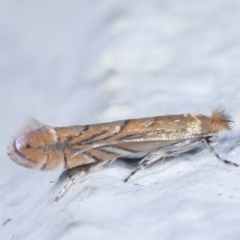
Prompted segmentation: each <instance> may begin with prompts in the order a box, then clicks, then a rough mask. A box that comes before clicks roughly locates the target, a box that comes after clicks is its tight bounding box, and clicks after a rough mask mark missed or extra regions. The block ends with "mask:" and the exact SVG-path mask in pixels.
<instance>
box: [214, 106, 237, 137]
mask: <svg viewBox="0 0 240 240" xmlns="http://www.w3.org/2000/svg"><path fill="white" fill-rule="evenodd" d="M233 123H234V121H233V118H232V117H231V115H229V114H228V113H227V112H226V111H225V109H224V107H223V106H219V107H218V108H216V109H214V110H213V111H212V126H213V131H214V132H217V133H218V132H222V131H225V130H232V127H233Z"/></svg>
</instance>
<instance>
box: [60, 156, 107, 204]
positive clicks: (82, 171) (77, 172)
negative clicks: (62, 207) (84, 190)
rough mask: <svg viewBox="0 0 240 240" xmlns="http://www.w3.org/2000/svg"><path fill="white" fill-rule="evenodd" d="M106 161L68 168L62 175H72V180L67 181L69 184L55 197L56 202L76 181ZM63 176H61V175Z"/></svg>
mask: <svg viewBox="0 0 240 240" xmlns="http://www.w3.org/2000/svg"><path fill="white" fill-rule="evenodd" d="M105 163H106V162H105V161H101V162H97V163H92V164H89V165H87V166H82V167H81V168H74V169H69V170H66V171H65V172H67V173H65V172H64V173H63V174H62V175H66V174H68V175H70V176H69V178H70V180H69V181H68V182H67V184H66V185H65V186H64V187H63V188H62V189H61V191H60V192H59V193H58V195H57V196H56V198H55V202H57V201H59V200H60V199H61V198H62V197H63V196H64V195H65V194H66V192H67V191H68V190H69V189H70V187H71V186H73V185H74V184H75V183H76V182H78V181H79V180H80V179H82V178H83V177H84V176H86V175H87V174H89V173H91V172H94V171H95V170H96V169H97V168H99V167H101V166H103V165H104V164H105ZM60 178H61V176H60Z"/></svg>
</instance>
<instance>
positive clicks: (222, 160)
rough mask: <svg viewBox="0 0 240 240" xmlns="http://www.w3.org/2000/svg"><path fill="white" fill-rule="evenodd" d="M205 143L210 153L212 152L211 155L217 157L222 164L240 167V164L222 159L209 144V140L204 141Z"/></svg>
mask: <svg viewBox="0 0 240 240" xmlns="http://www.w3.org/2000/svg"><path fill="white" fill-rule="evenodd" d="M203 142H204V143H205V144H206V146H207V148H208V149H209V151H210V152H211V153H213V154H214V155H215V157H216V158H217V159H218V160H219V161H220V162H223V163H225V164H228V165H231V166H235V167H239V165H238V164H236V163H234V162H231V161H228V160H225V159H223V158H221V157H220V156H219V155H218V154H217V153H216V152H215V151H214V149H213V148H212V146H211V145H210V144H209V142H208V141H207V139H203Z"/></svg>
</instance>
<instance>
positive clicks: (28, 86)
mask: <svg viewBox="0 0 240 240" xmlns="http://www.w3.org/2000/svg"><path fill="white" fill-rule="evenodd" d="M239 16H240V2H239V1H237V0H236V1H234V0H232V1H231V0H219V1H214V0H202V1H197V0H193V1H186V0H184V1H176V0H170V1H166V0H165V1H157V0H149V1H141V0H140V1H139V0H138V1H137V0H135V1H126V0H121V1H120V0H119V1H118V0H116V1H111V0H105V1H104V0H99V1H87V0H85V1H84V0H83V1H77V0H70V1H46V0H42V1H13V0H11V1H9V0H8V1H7V0H5V1H4V0H3V1H2V2H1V8H0V52H1V54H0V79H1V80H0V81H1V88H0V110H1V125H0V128H1V129H0V132H1V138H0V147H1V152H0V157H1V168H0V196H1V199H0V239H1V240H6V239H7V240H8V239H24V240H29V239H37V240H38V239H39V240H41V239H54V240H55V239H60V240H66V239H67V240H74V239H89V240H90V239H91V240H92V239H94V240H95V239H131V240H132V239H138V240H142V239H143V240H145V239H146V240H155V239H161V240H165V239H166V240H168V239H169V240H170V239H171V240H174V239H176V240H181V239H184V240H188V239H189V240H190V239H191V240H192V239H194V240H198V239H211V240H220V239H224V240H225V239H236V240H237V239H240V228H239V224H240V186H239V183H240V174H239V173H240V172H239V169H237V168H233V167H231V166H225V165H223V164H222V163H220V162H218V161H217V160H216V159H215V157H214V156H213V155H212V154H210V153H209V152H208V151H207V150H206V149H204V150H203V151H199V152H197V153H196V154H185V155H182V156H181V157H178V158H177V159H175V160H173V161H171V162H166V163H160V162H159V163H156V164H154V165H153V166H151V167H149V168H148V169H146V170H145V171H142V172H141V173H139V174H138V175H137V176H136V177H134V178H133V179H132V181H130V183H128V184H126V183H123V181H122V180H123V179H124V178H125V177H126V176H127V175H128V174H129V172H130V171H131V170H132V169H133V168H134V167H135V164H131V163H130V164H127V163H126V162H122V161H119V162H116V163H114V164H113V165H110V166H106V167H104V168H102V169H101V170H100V171H98V172H96V173H94V174H92V175H90V176H88V177H87V178H86V179H85V180H84V182H82V183H79V184H77V185H75V186H74V187H73V188H71V190H70V191H69V192H68V193H67V195H66V196H65V197H64V198H63V199H62V200H61V201H60V202H58V203H55V202H54V201H53V200H54V197H55V196H56V194H57V192H58V191H59V188H56V187H54V184H53V183H51V181H56V180H57V178H58V175H59V174H60V172H59V171H56V172H54V171H53V172H40V171H34V170H28V169H24V168H22V167H20V166H18V165H16V164H14V163H13V162H12V161H11V160H10V159H9V157H8V156H7V155H6V146H7V145H8V144H9V142H10V141H11V139H12V137H13V136H14V135H15V134H16V133H17V131H18V130H19V129H21V127H22V126H24V124H25V123H26V122H27V120H28V119H29V118H30V117H34V118H36V119H37V120H39V121H42V122H43V123H46V124H49V125H53V126H64V125H73V124H86V123H95V122H101V121H112V120H117V119H124V118H133V117H143V116H154V115H163V114H167V113H169V114H177V113H185V112H196V113H203V114H210V112H211V109H212V108H213V107H216V106H217V105H218V104H222V105H224V106H226V108H227V110H228V111H229V112H230V113H231V114H232V115H233V116H234V118H235V121H236V125H235V128H234V131H233V132H232V133H229V134H227V135H226V136H225V137H223V138H222V139H221V141H220V142H221V144H219V145H217V146H216V147H215V149H216V151H217V152H218V153H219V154H220V155H222V156H223V157H225V158H227V159H229V160H232V161H235V162H237V163H239V164H240V160H239V155H240V147H239V143H240V137H239V122H240V117H239V116H240V115H239V114H240V110H239V103H240V80H239V79H240V68H239V61H240V41H239V40H240V21H239V20H240V19H239V18H240V17H239ZM7 220H10V221H8V222H6V221H7ZM4 223H5V224H4Z"/></svg>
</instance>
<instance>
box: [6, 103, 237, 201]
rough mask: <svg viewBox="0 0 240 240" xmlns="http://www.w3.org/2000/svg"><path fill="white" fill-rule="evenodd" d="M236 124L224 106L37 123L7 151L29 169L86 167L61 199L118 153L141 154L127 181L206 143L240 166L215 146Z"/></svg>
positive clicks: (62, 193)
mask: <svg viewBox="0 0 240 240" xmlns="http://www.w3.org/2000/svg"><path fill="white" fill-rule="evenodd" d="M232 123H233V120H232V118H231V117H230V116H229V115H228V114H227V113H226V112H225V111H224V109H223V108H217V109H216V110H213V112H212V116H210V117H208V116H204V115H201V114H192V113H187V114H182V115H166V116H159V117H149V118H140V119H130V120H122V121H115V122H109V123H99V124H93V125H85V126H71V127H50V126H47V125H43V124H38V126H32V127H31V126H30V127H31V128H29V130H28V131H26V132H25V133H23V134H21V135H20V136H18V137H17V138H16V139H15V140H14V141H13V143H12V144H11V146H10V147H9V153H8V154H9V156H10V157H11V158H12V160H13V161H14V162H16V163H17V164H19V165H22V166H24V167H27V168H37V169H41V170H52V169H55V168H57V167H58V166H60V165H64V167H65V169H67V170H69V169H70V170H74V169H76V167H81V171H79V172H78V173H77V174H75V175H74V176H73V177H72V178H71V180H70V181H69V182H68V184H67V185H66V186H65V187H64V188H63V189H62V191H61V192H60V193H59V195H58V196H57V198H56V200H58V199H59V198H61V197H62V196H63V195H64V194H65V192H66V191H67V190H68V189H69V187H70V186H71V185H73V184H74V183H75V182H76V181H78V180H79V179H80V178H82V177H83V176H84V175H86V174H88V173H90V172H93V171H94V170H95V169H97V168H99V167H100V166H102V165H103V164H105V163H107V162H109V161H114V160H116V159H117V158H119V157H125V158H135V157H142V160H141V162H140V163H139V166H138V167H137V168H136V169H135V170H134V171H133V172H132V173H130V175H129V176H127V177H126V178H125V180H124V181H125V182H127V181H128V180H129V179H130V177H132V176H133V175H134V174H135V173H136V172H138V171H140V170H142V169H144V168H146V167H147V166H149V165H150V164H152V163H153V162H155V161H157V160H159V159H164V158H166V157H171V156H176V155H179V154H181V153H183V152H186V151H188V150H190V149H192V148H195V147H196V146H199V145H201V144H205V145H206V146H207V147H208V148H209V150H210V151H211V152H213V153H214V155H215V156H216V157H217V159H218V160H219V161H221V162H223V163H226V164H229V165H233V166H237V167H238V164H236V163H233V162H230V161H228V160H225V159H222V158H221V157H220V156H219V155H218V154H217V153H215V152H214V150H213V148H212V146H211V145H213V143H216V137H217V136H218V135H219V133H220V132H222V131H225V130H231V124H232Z"/></svg>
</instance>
